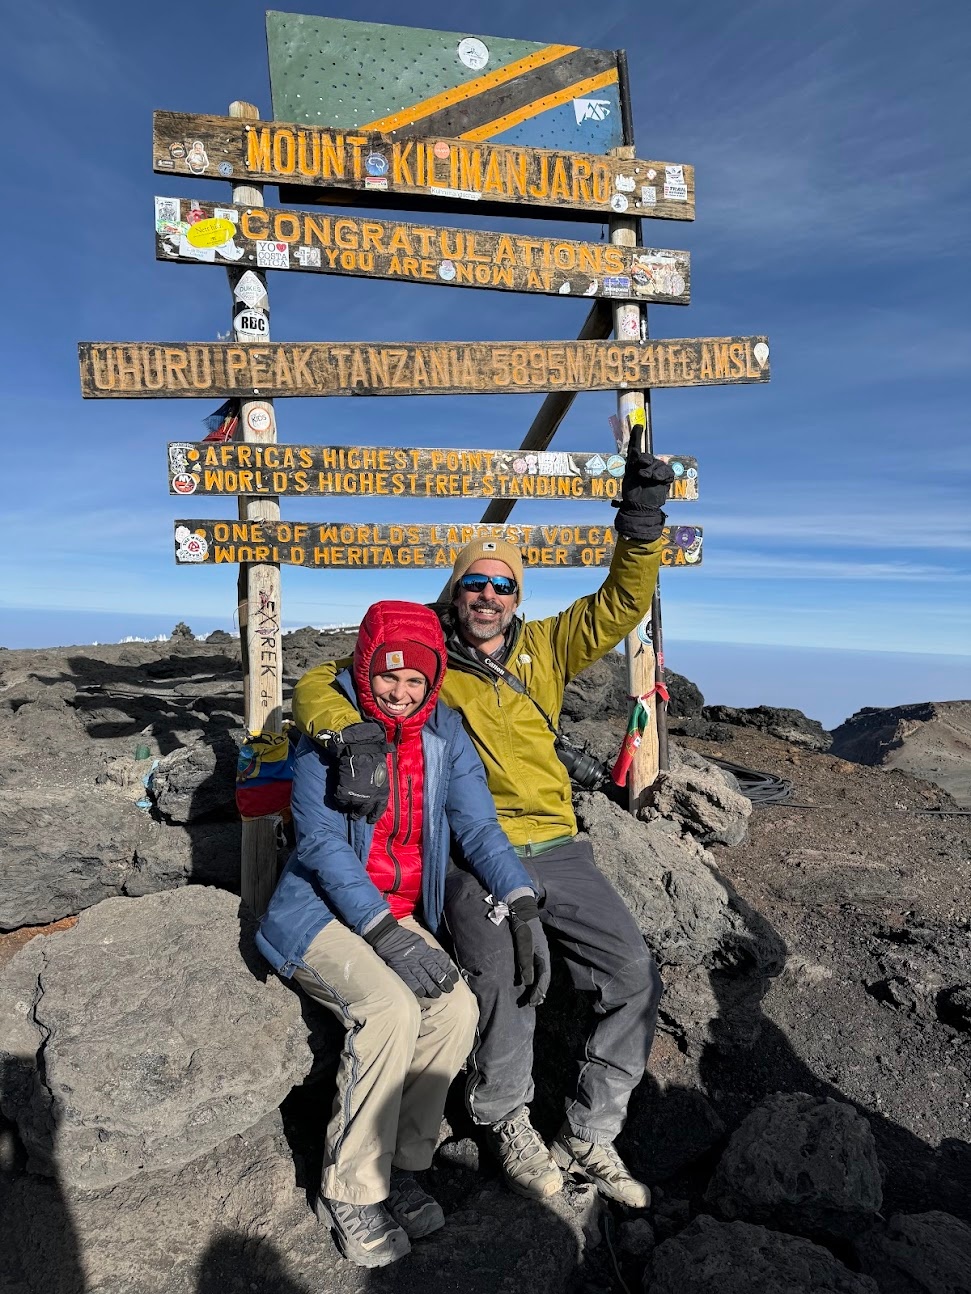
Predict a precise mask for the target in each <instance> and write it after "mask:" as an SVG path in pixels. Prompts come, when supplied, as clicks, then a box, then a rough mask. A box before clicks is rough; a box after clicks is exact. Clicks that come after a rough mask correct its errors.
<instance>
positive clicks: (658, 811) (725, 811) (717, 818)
mask: <svg viewBox="0 0 971 1294" xmlns="http://www.w3.org/2000/svg"><path fill="white" fill-rule="evenodd" d="M673 750H674V758H672V760H671V765H672V766H671V767H670V768H668V769H666V770H665V771H664V772H662V773H659V774H658V778H657V781H656V783H655V785H654V790H653V792H652V795H651V804H650V808H649V809H647V810H645V811H644V817H645V819H646V820H647V821H650V820H652V819H653V818H654V817H655V816H659V817H662V818H667V819H669V820H670V821H672V822H674V823H675V824H677V825H679V826H680V827H681V829H682V830H683V831H685V832H687V833H688V834H689V835H692V836H694V837H695V838H696V839H697V840H698V841H700V842H701V844H703V845H740V844H741V843H742V841H743V840H744V839H745V835H746V832H747V831H748V820H749V818H750V817H751V814H752V801H751V800H749V799H748V798H747V797H746V796H744V795H743V794H742V793H741V791H740V790H739V789H738V783H737V782H736V780H735V778H734V777H732V776H731V774H729V773H726V772H724V771H723V770H722V769H720V768H719V767H718V766H717V764H711V763H709V762H708V761H707V760H706V759H702V757H701V756H700V755H696V754H695V753H694V752H693V751H687V750H685V751H680V750H679V749H678V748H677V747H674V748H673Z"/></svg>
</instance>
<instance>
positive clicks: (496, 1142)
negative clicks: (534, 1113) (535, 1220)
mask: <svg viewBox="0 0 971 1294" xmlns="http://www.w3.org/2000/svg"><path fill="white" fill-rule="evenodd" d="M488 1131H489V1133H490V1138H491V1142H492V1149H493V1150H494V1152H495V1154H496V1157H497V1158H498V1160H499V1162H500V1163H501V1164H502V1170H503V1172H504V1173H505V1175H506V1181H507V1182H508V1183H509V1185H510V1187H511V1188H512V1189H513V1190H514V1191H515V1192H516V1193H517V1194H518V1195H525V1196H526V1197H527V1198H528V1199H531V1200H545V1199H546V1198H547V1197H548V1196H550V1195H555V1194H556V1193H557V1191H561V1190H562V1189H563V1175H562V1173H561V1172H560V1170H559V1169H558V1168H557V1166H556V1164H554V1162H553V1160H552V1158H551V1157H550V1152H549V1150H548V1148H547V1146H546V1142H545V1141H544V1140H543V1138H542V1137H541V1136H540V1135H539V1133H538V1132H537V1131H536V1129H535V1128H534V1127H533V1125H532V1124H531V1123H530V1121H529V1111H528V1110H527V1109H526V1107H525V1105H521V1106H519V1108H518V1109H516V1110H513V1112H512V1114H510V1115H509V1117H508V1118H507V1119H501V1120H500V1121H499V1122H498V1123H493V1124H491V1125H490V1127H489V1129H488Z"/></svg>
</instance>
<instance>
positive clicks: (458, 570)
mask: <svg viewBox="0 0 971 1294" xmlns="http://www.w3.org/2000/svg"><path fill="white" fill-rule="evenodd" d="M480 559H482V560H490V561H493V562H504V563H505V565H506V566H508V567H509V569H510V570H511V571H512V573H513V575H514V576H515V577H516V583H517V584H518V585H519V596H518V597H517V598H516V604H517V606H518V604H519V603H520V602H521V601H522V596H523V555H522V553H521V552H520V551H519V549H518V548H517V547H516V545H515V544H507V543H506V541H505V540H504V539H473V540H472V542H471V544H466V545H465V547H464V548H463V549H462V551H461V552H460V553H459V555H458V557H456V559H455V565H454V566H453V567H452V574H451V578H450V579H449V582H448V600H449V602H451V601H452V599H453V598H454V597H455V585H456V583H457V582H458V580H459V579H461V577H462V576H463V575H464V574H465V572H466V571H467V570H468V569H469V567H470V566H473V565H475V563H476V562H477V561H479V560H480Z"/></svg>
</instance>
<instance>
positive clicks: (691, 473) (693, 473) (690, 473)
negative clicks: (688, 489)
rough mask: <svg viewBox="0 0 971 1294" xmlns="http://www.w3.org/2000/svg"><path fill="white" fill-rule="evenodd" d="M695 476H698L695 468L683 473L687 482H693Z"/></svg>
mask: <svg viewBox="0 0 971 1294" xmlns="http://www.w3.org/2000/svg"><path fill="white" fill-rule="evenodd" d="M697 475H698V469H697V467H689V468H688V470H687V471H686V472H685V476H686V477H687V478H688V480H689V481H693V480H695V479H696V477H697Z"/></svg>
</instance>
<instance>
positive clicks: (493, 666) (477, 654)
mask: <svg viewBox="0 0 971 1294" xmlns="http://www.w3.org/2000/svg"><path fill="white" fill-rule="evenodd" d="M464 646H465V649H466V651H468V652H469V654H470V655H472V656H474V658H475V660H477V661H478V662H479V664H480V665H484V666H485V668H486V669H487V670H488V671H489V673H490V674H493V675H494V676H495V677H496V678H499V679H502V681H503V683H505V684H507V685H508V686H509V687H511V688H512V690H513V691H514V692H518V693H519V695H520V696H524V697H525V698H526V700H527V701H532V703H533V705H534V706H535V707H536V709H537V710H538V711H539V712H540V714H541V715H542V716H543V718H544V719H545V720H546V726H547V728H549V730H550V732H551V733H552V734H553V736H554V737H556V736H558V733H557V731H556V728H555V727H554V726H553V721H552V719H551V718H550V716H549V715H548V714H547V713H546V711H545V710H544V709H543V707H542V706H541V705H540V703H539V702H538V701H537V700H536V698H535V697H533V696H532V695H531V694H530V692H529V689H528V688H527V687H526V684H525V683H524V682H523V680H522V679H521V678H517V677H516V675H515V674H513V673H512V671H511V670H508V669H506V667H505V665H503V664H502V663H501V662H500V661H497V660H496V658H495V657H494V656H487V655H486V653H485V652H483V651H479V649H478V647H473V646H472V644H471V643H465V644H464Z"/></svg>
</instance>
